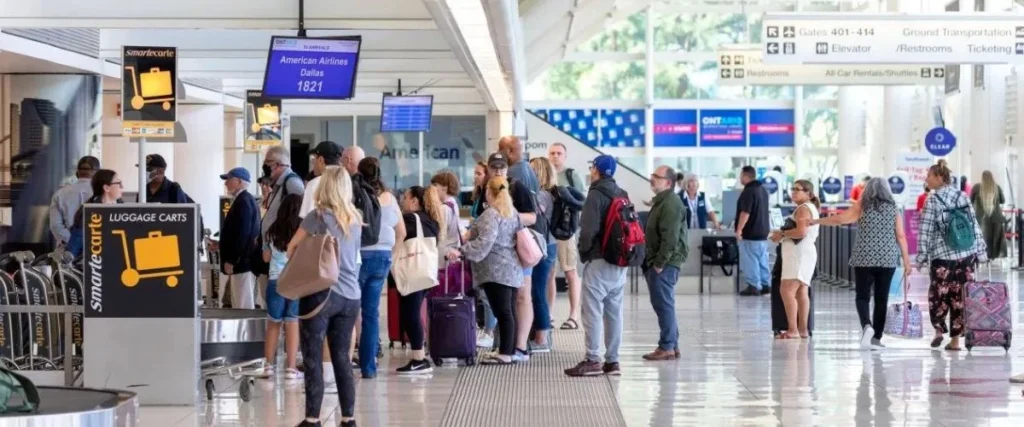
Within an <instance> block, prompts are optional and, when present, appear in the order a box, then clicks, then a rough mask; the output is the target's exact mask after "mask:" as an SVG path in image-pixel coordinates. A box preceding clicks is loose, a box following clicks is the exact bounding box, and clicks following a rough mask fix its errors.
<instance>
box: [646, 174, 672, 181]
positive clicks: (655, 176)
mask: <svg viewBox="0 0 1024 427" xmlns="http://www.w3.org/2000/svg"><path fill="white" fill-rule="evenodd" d="M651 178H655V179H668V180H671V179H672V178H669V177H667V176H662V175H658V174H656V173H652V174H651Z"/></svg>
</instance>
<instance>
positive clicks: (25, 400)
mask: <svg viewBox="0 0 1024 427" xmlns="http://www.w3.org/2000/svg"><path fill="white" fill-rule="evenodd" d="M14 396H17V397H18V399H17V400H14V399H11V398H12V397H14ZM15 403H17V404H15ZM37 408H39V391H38V390H37V389H36V386H35V384H33V383H32V380H30V379H28V378H25V377H23V376H21V375H19V374H17V373H15V372H14V371H11V370H8V369H5V368H0V414H13V413H34V412H36V409H37Z"/></svg>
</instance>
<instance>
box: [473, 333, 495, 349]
mask: <svg viewBox="0 0 1024 427" xmlns="http://www.w3.org/2000/svg"><path fill="white" fill-rule="evenodd" d="M476 346H477V347H480V348H492V347H494V337H492V336H491V335H490V334H488V333H487V332H483V331H481V332H480V335H479V336H478V337H476Z"/></svg>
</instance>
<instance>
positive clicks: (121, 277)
mask: <svg viewBox="0 0 1024 427" xmlns="http://www.w3.org/2000/svg"><path fill="white" fill-rule="evenodd" d="M83 212H84V214H83V215H84V219H85V227H84V228H85V234H86V235H85V255H84V257H85V261H84V281H85V286H86V304H85V315H86V318H194V317H196V301H197V295H196V281H197V280H198V275H197V274H196V273H197V268H198V251H197V250H196V248H197V245H198V243H199V242H197V241H196V236H197V234H198V226H199V224H198V223H199V221H198V209H197V206H196V205H181V204H173V205H167V204H118V205H101V204H87V205H84V208H83Z"/></svg>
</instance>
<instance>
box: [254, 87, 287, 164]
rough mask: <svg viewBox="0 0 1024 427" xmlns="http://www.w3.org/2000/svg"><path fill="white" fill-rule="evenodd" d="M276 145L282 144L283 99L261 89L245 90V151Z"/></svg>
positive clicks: (255, 150)
mask: <svg viewBox="0 0 1024 427" xmlns="http://www.w3.org/2000/svg"><path fill="white" fill-rule="evenodd" d="M275 145H281V100H280V99H274V98H268V97H265V96H263V91H261V90H248V91H245V152H247V153H255V152H259V151H260V150H261V149H262V148H263V147H269V146H275Z"/></svg>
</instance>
